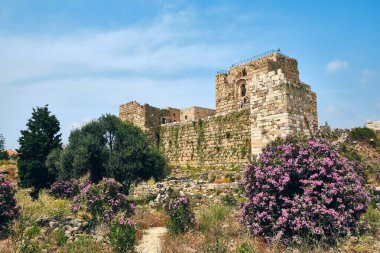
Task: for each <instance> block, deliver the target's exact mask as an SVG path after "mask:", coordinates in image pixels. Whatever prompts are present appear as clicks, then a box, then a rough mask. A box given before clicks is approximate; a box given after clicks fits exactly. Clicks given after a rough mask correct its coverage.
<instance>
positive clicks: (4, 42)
mask: <svg viewBox="0 0 380 253" xmlns="http://www.w3.org/2000/svg"><path fill="white" fill-rule="evenodd" d="M186 22H191V15H190V14H188V13H180V14H178V15H177V16H176V17H173V15H164V16H162V17H161V18H160V19H159V20H157V21H156V22H154V23H153V24H151V25H145V26H142V25H139V26H134V27H128V28H125V29H121V30H117V31H82V32H74V33H72V34H66V35H61V36H27V37H25V36H15V35H9V34H1V33H0V55H1V56H2V57H1V59H0V72H1V73H2V74H1V76H0V83H9V82H15V81H25V80H30V79H45V78H51V77H57V76H58V77H65V78H66V77H72V76H74V77H77V76H78V75H80V76H88V75H93V74H99V73H105V72H123V73H139V74H141V73H146V74H149V73H150V72H153V73H160V74H165V73H166V74H170V73H173V72H175V71H185V70H188V69H199V68H208V69H210V68H218V67H220V66H221V64H222V63H223V62H225V61H226V58H230V59H232V57H233V55H232V54H233V50H228V47H226V46H225V45H224V46H223V45H213V44H210V43H207V42H204V43H191V40H192V38H193V37H202V35H201V34H197V33H200V32H198V31H195V30H191V29H189V30H187V31H183V30H180V29H179V28H178V27H177V26H178V23H182V24H183V23H186ZM189 41H190V42H189ZM197 41H202V40H197Z"/></svg>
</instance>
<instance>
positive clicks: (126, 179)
mask: <svg viewBox="0 0 380 253" xmlns="http://www.w3.org/2000/svg"><path fill="white" fill-rule="evenodd" d="M60 161H61V163H62V164H61V165H59V166H55V167H58V170H59V171H60V174H61V178H63V179H68V178H71V177H73V176H74V177H76V178H79V177H81V176H83V175H85V174H87V173H89V174H90V180H91V181H92V182H94V183H97V182H98V181H100V180H101V179H102V177H112V178H114V179H116V180H117V181H118V182H121V183H122V184H123V187H124V188H123V191H124V193H126V194H128V191H129V188H130V186H131V185H132V184H133V183H136V182H140V181H147V180H149V179H150V178H153V179H154V180H156V181H157V180H161V179H162V178H164V176H165V175H166V174H167V173H168V168H167V164H166V160H165V159H164V157H163V155H162V154H161V153H160V152H159V151H158V150H157V149H156V148H154V147H153V145H152V143H151V142H150V140H149V139H148V136H147V135H146V134H145V133H144V132H143V131H142V130H141V129H140V128H138V127H136V126H134V125H133V124H131V123H127V122H123V121H121V120H120V119H119V118H118V117H116V116H112V115H105V116H102V117H100V118H99V119H98V120H94V121H91V122H89V123H88V124H86V125H84V126H83V127H82V128H80V129H77V130H74V131H72V132H71V134H70V137H69V144H68V146H67V148H66V149H64V150H63V151H62V152H61V157H60ZM52 167H54V166H52Z"/></svg>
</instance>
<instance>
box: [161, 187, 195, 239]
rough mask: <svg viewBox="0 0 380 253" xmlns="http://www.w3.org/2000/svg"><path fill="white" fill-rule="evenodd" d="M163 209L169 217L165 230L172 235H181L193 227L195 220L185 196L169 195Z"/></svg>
mask: <svg viewBox="0 0 380 253" xmlns="http://www.w3.org/2000/svg"><path fill="white" fill-rule="evenodd" d="M164 209H165V212H166V214H167V215H168V216H169V220H168V221H167V223H166V228H167V229H168V231H169V232H170V233H172V234H182V233H184V232H186V231H188V230H190V229H192V228H193V227H194V224H195V218H194V214H193V212H192V210H191V206H190V200H189V198H188V197H187V196H179V195H178V194H177V193H174V192H173V193H171V195H170V196H169V198H168V199H167V200H166V202H165V205H164Z"/></svg>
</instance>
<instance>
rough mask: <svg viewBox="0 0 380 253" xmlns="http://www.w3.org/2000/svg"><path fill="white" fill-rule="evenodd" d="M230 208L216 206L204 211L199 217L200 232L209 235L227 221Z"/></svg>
mask: <svg viewBox="0 0 380 253" xmlns="http://www.w3.org/2000/svg"><path fill="white" fill-rule="evenodd" d="M228 212H229V208H227V207H226V206H224V205H214V206H211V207H210V208H208V209H206V210H204V211H202V212H201V213H200V216H199V230H200V231H201V232H203V233H207V232H208V231H210V229H212V228H213V227H215V226H217V225H218V224H222V223H223V222H224V220H225V219H226V216H227V214H228Z"/></svg>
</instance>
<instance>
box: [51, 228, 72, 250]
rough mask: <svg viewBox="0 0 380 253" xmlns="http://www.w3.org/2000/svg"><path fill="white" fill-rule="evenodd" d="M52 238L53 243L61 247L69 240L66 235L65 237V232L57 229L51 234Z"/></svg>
mask: <svg viewBox="0 0 380 253" xmlns="http://www.w3.org/2000/svg"><path fill="white" fill-rule="evenodd" d="M53 238H54V240H55V242H56V243H57V245H58V246H63V245H65V244H66V242H67V240H68V239H69V238H68V237H67V236H66V235H65V230H63V229H58V230H56V231H54V232H53Z"/></svg>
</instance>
